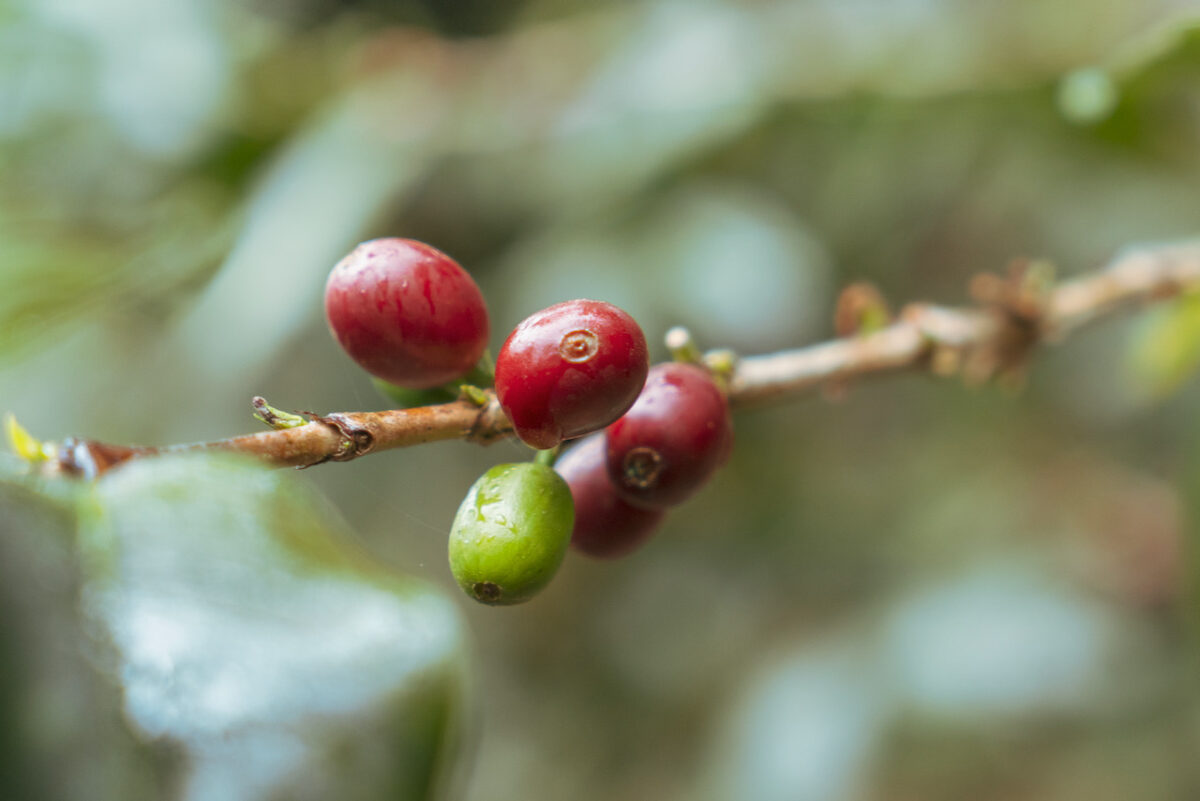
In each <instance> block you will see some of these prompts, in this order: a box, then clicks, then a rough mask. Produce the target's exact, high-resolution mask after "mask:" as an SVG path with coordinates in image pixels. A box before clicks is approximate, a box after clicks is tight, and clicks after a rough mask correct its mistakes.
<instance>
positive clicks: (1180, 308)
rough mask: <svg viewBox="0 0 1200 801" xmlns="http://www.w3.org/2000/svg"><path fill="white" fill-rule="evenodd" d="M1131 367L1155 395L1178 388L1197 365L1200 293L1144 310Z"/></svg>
mask: <svg viewBox="0 0 1200 801" xmlns="http://www.w3.org/2000/svg"><path fill="white" fill-rule="evenodd" d="M1130 367H1131V369H1132V371H1133V374H1134V376H1135V378H1136V379H1137V380H1138V381H1139V382H1140V383H1141V384H1142V385H1143V386H1145V387H1146V388H1147V389H1148V390H1149V391H1150V392H1151V393H1152V394H1154V395H1155V396H1158V397H1161V396H1164V395H1168V394H1170V393H1172V392H1174V391H1175V390H1177V389H1179V387H1180V386H1181V385H1182V384H1183V382H1184V381H1186V380H1187V379H1188V378H1190V377H1191V376H1192V374H1193V373H1195V372H1196V370H1197V369H1200V294H1189V295H1186V296H1184V297H1182V298H1180V299H1179V300H1177V301H1175V302H1174V303H1172V304H1170V305H1168V306H1165V307H1163V308H1159V309H1152V310H1150V311H1148V312H1147V313H1146V316H1145V319H1144V320H1143V322H1142V326H1141V329H1140V331H1139V333H1138V335H1137V336H1136V337H1135V338H1134V341H1133V346H1132V349H1131V353H1130Z"/></svg>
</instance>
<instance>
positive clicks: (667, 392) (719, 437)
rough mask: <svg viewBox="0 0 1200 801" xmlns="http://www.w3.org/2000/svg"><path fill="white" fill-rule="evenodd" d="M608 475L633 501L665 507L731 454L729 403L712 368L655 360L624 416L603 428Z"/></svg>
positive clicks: (701, 482)
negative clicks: (644, 383) (714, 380)
mask: <svg viewBox="0 0 1200 801" xmlns="http://www.w3.org/2000/svg"><path fill="white" fill-rule="evenodd" d="M605 438H606V440H607V443H608V448H607V462H608V475H609V478H610V479H611V480H612V482H613V485H614V486H615V487H616V489H617V493H618V494H619V495H620V496H621V497H622V498H624V499H625V500H626V501H628V502H629V503H631V504H633V505H635V506H640V507H643V508H649V509H665V508H666V507H668V506H674V505H675V504H678V503H681V502H682V501H684V500H686V499H687V498H688V497H689V496H690V495H691V494H692V493H694V492H695V491H696V490H698V489H700V487H701V486H703V485H704V483H705V482H706V481H708V479H709V478H710V477H711V476H712V474H713V473H714V472H716V470H717V468H718V467H720V466H721V465H722V464H724V463H725V461H726V460H727V459H728V458H729V454H730V452H731V451H732V449H733V425H732V422H731V421H730V418H729V405H728V404H727V403H726V401H725V396H724V395H723V394H722V393H721V390H720V389H718V388H717V385H716V384H715V383H713V380H712V378H711V377H710V376H709V374H708V372H707V371H705V370H703V369H702V368H700V367H697V366H695V365H692V364H681V363H678V362H669V363H667V364H656V365H655V366H654V367H653V368H652V369H651V370H650V376H649V377H648V378H647V379H646V388H645V389H643V390H642V394H641V395H640V396H639V397H638V399H637V403H635V404H634V405H633V408H632V409H630V410H629V411H628V412H627V413H626V414H625V416H624V417H622V418H621V419H620V420H618V421H617V422H615V423H613V424H612V425H610V426H609V427H608V428H607V429H606V430H605Z"/></svg>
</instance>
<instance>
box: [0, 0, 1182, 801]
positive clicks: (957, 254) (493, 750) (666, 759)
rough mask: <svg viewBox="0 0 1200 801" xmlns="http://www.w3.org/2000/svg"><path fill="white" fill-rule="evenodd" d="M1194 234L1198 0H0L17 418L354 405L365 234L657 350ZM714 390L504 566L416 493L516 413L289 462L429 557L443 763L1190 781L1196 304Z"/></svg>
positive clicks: (801, 323) (714, 793) (665, 787)
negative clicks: (336, 272)
mask: <svg viewBox="0 0 1200 801" xmlns="http://www.w3.org/2000/svg"><path fill="white" fill-rule="evenodd" d="M1198 234H1200V3H1198V2H1196V1H1195V0H1020V1H1016V2H1015V1H1014V0H972V1H971V2H965V1H963V0H958V1H956V0H743V1H742V2H735V1H734V0H725V1H724V2H715V1H714V0H687V1H685V0H650V1H649V2H641V3H633V2H591V3H571V2H556V0H488V2H484V1H483V0H463V2H454V3H443V2H438V0H394V2H385V1H384V0H355V1H354V2H343V1H335V0H248V1H247V2H231V1H228V0H0V407H2V408H3V409H5V410H11V411H13V412H15V413H16V414H17V416H18V417H19V418H20V420H21V421H22V423H24V424H25V425H26V426H27V427H28V428H29V429H31V430H32V431H33V432H34V433H35V434H38V435H40V436H43V437H45V438H48V439H59V438H61V437H63V436H66V435H70V434H83V435H87V436H90V437H94V438H97V439H102V440H108V441H115V442H132V443H146V444H165V443H170V442H184V441H192V440H202V439H211V438H219V437H224V436H229V435H233V434H237V433H243V432H246V431H251V430H254V428H255V426H256V423H255V421H253V420H252V419H251V417H250V407H249V398H250V396H252V395H254V394H262V395H264V396H266V397H267V398H268V399H269V400H270V401H271V402H273V403H274V404H275V405H277V406H280V407H283V408H289V409H311V410H319V411H332V410H364V409H370V408H382V407H383V406H384V401H383V400H382V399H381V398H380V397H378V396H377V395H376V394H375V393H374V390H373V388H372V386H371V384H370V382H369V380H368V378H367V376H365V375H364V374H363V373H361V372H360V371H359V370H358V369H357V368H356V367H355V366H354V365H353V364H352V363H351V362H350V361H349V360H348V359H347V358H346V357H344V356H343V355H342V354H341V353H340V352H339V351H338V349H337V347H336V345H335V343H334V342H333V340H332V339H331V337H330V336H329V334H328V332H327V331H326V329H325V325H324V321H323V319H322V312H321V291H322V287H323V282H324V279H325V276H326V274H327V273H328V270H329V269H330V267H331V266H332V265H333V264H334V263H335V262H336V261H337V260H338V258H339V257H340V256H341V255H342V254H344V253H345V252H347V251H348V250H349V249H350V248H351V247H352V246H353V245H354V244H355V243H357V242H358V241H360V240H363V239H366V238H370V237H374V236H382V235H397V236H406V237H413V238H417V239H421V240H424V241H427V242H430V243H432V244H434V245H435V246H437V247H439V248H440V249H442V250H445V251H447V252H448V253H450V254H451V255H452V256H454V257H455V258H456V259H458V260H459V261H460V262H461V263H462V264H463V265H464V266H465V267H466V268H467V269H468V270H469V271H470V272H471V273H472V274H473V275H474V276H475V277H476V278H477V280H478V282H479V283H480V284H481V286H482V287H483V289H484V292H485V295H486V296H487V298H488V299H489V303H490V306H491V311H492V319H493V327H494V331H493V348H495V347H497V346H498V345H499V344H500V342H502V341H503V339H504V337H505V336H506V335H507V332H508V331H509V330H510V329H511V328H512V326H514V325H515V324H516V323H517V322H519V321H520V319H522V318H523V317H524V316H525V315H527V314H529V313H530V312H532V311H534V310H536V309H539V308H541V307H543V306H545V305H549V304H550V303H553V302H557V301H559V300H563V299H567V298H573V297H593V298H600V299H604V300H608V301H610V302H613V303H616V304H618V305H621V306H623V307H624V308H626V309H628V310H629V311H630V312H631V313H632V314H633V315H634V316H635V317H636V318H637V319H638V320H639V321H640V322H641V324H642V326H643V328H644V329H645V331H646V332H647V335H648V337H649V338H650V339H651V340H652V342H654V343H655V351H654V356H655V358H656V359H662V358H665V356H666V354H665V350H664V349H663V348H662V346H661V345H660V344H658V343H659V342H660V341H661V336H662V334H663V332H665V331H666V329H667V328H668V327H670V326H671V325H675V324H684V325H687V326H688V327H689V328H690V329H691V330H692V331H693V332H694V333H695V334H696V336H697V337H698V339H699V340H700V342H701V344H702V345H704V346H706V347H715V346H728V347H732V348H735V349H737V350H739V351H741V352H744V353H756V352H764V351H769V350H775V349H781V348H787V347H794V346H798V345H801V344H804V343H808V342H814V341H818V340H820V339H823V338H826V337H828V336H830V335H831V328H832V325H831V319H830V318H831V313H832V308H833V304H834V301H835V298H836V294H837V291H838V289H839V287H841V286H843V285H845V284H847V283H849V282H851V281H854V280H860V279H868V280H871V281H874V282H875V283H877V284H878V285H879V286H880V287H881V288H882V289H883V291H884V292H885V294H887V295H888V296H889V298H891V299H893V300H894V301H895V302H896V303H898V304H899V303H902V302H904V301H906V300H910V299H911V300H915V299H929V300H936V301H939V302H946V303H956V302H964V301H965V300H966V293H965V289H964V288H965V286H966V285H967V282H968V281H969V279H970V277H971V276H972V275H974V274H975V273H977V272H979V271H982V270H1001V269H1003V268H1004V266H1005V265H1006V263H1008V262H1009V261H1010V260H1011V259H1014V258H1018V257H1041V258H1047V259H1050V260H1051V261H1052V262H1054V263H1055V264H1056V265H1057V267H1058V269H1059V271H1060V273H1061V274H1064V275H1070V274H1074V273H1077V272H1081V271H1084V270H1088V269H1093V268H1095V267H1098V266H1099V265H1101V264H1103V263H1104V262H1105V261H1106V260H1107V259H1108V258H1110V257H1111V256H1112V255H1113V254H1114V253H1115V252H1117V251H1119V250H1120V249H1122V248H1123V247H1126V246H1129V245H1133V244H1136V243H1139V242H1154V241H1160V240H1167V239H1178V238H1184V237H1193V236H1196V235H1198ZM1195 306H1196V304H1195V303H1191V304H1190V307H1188V306H1187V305H1186V304H1185V306H1179V307H1176V308H1169V309H1164V310H1156V311H1154V312H1147V313H1140V314H1137V315H1133V316H1129V317H1126V318H1123V319H1121V320H1114V321H1111V322H1108V323H1106V324H1104V325H1103V326H1100V327H1096V328H1093V329H1089V330H1088V331H1086V332H1083V333H1082V334H1081V335H1080V336H1078V337H1075V338H1072V339H1071V340H1069V341H1067V342H1065V343H1063V344H1062V345H1061V346H1057V347H1055V348H1053V349H1052V350H1050V351H1047V352H1045V353H1043V354H1041V355H1040V356H1039V359H1038V361H1037V362H1036V363H1035V365H1034V367H1033V370H1032V372H1031V375H1030V376H1029V382H1028V386H1027V387H1026V389H1025V390H1024V391H1022V392H1020V393H1019V394H1014V393H1012V392H1010V391H1004V390H1001V389H998V388H995V387H983V388H967V387H964V386H962V385H960V384H959V383H958V382H956V381H954V380H945V379H932V378H927V377H916V376H913V377H902V378H897V379H892V380H888V381H872V382H869V383H862V384H856V385H852V386H850V387H849V391H848V393H847V394H846V396H845V397H844V398H842V399H841V400H839V401H838V402H827V401H826V400H825V399H822V398H819V397H814V398H811V399H805V400H801V401H795V402H791V403H788V404H786V405H781V406H778V407H774V408H769V409H763V410H756V411H750V412H745V413H743V414H740V415H739V416H738V417H737V419H736V427H737V437H738V446H737V448H736V452H735V455H734V457H733V459H732V462H731V463H730V464H729V466H728V467H727V468H726V469H725V470H724V472H723V473H722V474H721V475H720V476H719V477H718V478H717V479H716V480H715V481H714V482H713V484H712V485H711V488H710V489H708V490H707V491H706V492H704V493H703V494H701V495H700V496H698V497H696V498H695V499H694V500H692V501H690V502H689V503H688V504H687V505H685V506H683V507H682V508H679V509H678V510H676V511H675V512H674V513H673V514H672V515H671V517H670V518H669V522H668V524H667V525H666V526H665V528H664V529H663V530H662V531H661V533H660V534H659V535H658V536H657V537H656V538H655V539H654V540H652V541H651V542H650V543H649V544H648V545H647V546H646V547H645V548H643V549H642V550H641V551H639V552H638V553H636V554H635V555H633V556H631V557H629V558H627V559H624V560H621V561H618V562H612V563H601V562H591V561H588V560H586V559H584V558H582V557H579V556H577V555H574V554H572V555H569V556H568V559H567V562H566V563H565V564H564V567H563V569H562V571H561V573H560V574H559V576H558V577H557V579H556V580H555V582H554V583H553V585H552V586H551V587H550V588H549V589H548V590H547V591H546V592H545V593H544V594H543V595H542V596H540V597H539V598H537V599H536V600H534V601H533V602H531V603H529V604H527V605H525V606H522V607H517V608H508V609H489V608H482V607H477V606H475V605H473V604H472V603H471V602H470V601H469V600H467V599H466V598H462V597H460V596H459V595H458V591H457V589H456V588H455V587H454V585H453V581H452V579H451V577H450V575H449V570H448V568H447V565H446V559H445V546H446V533H447V529H448V526H449V522H450V520H451V518H452V516H453V513H454V510H455V509H456V507H457V504H458V502H459V500H460V499H461V497H462V495H463V493H464V491H465V489H466V488H467V487H468V486H469V485H470V483H471V482H472V481H473V480H474V479H475V478H476V477H477V476H478V475H479V474H480V473H481V472H482V471H483V470H484V469H485V468H486V467H487V466H489V465H491V464H493V463H495V462H497V461H503V460H514V459H523V458H526V457H527V455H528V452H527V450H525V449H524V448H523V447H522V446H520V445H518V444H516V443H513V442H506V443H501V444H498V445H495V446H492V447H490V448H487V449H483V448H479V447H476V446H472V445H468V444H464V443H444V444H438V445H433V446H427V447H422V448H419V449H412V450H407V451H400V452H390V453H386V454H379V455H375V456H372V457H371V458H369V459H363V460H360V461H357V462H353V463H349V464H344V465H335V466H327V467H321V468H318V469H314V470H310V471H307V472H306V473H305V474H303V478H304V480H305V481H306V482H307V483H308V486H310V487H311V488H312V490H313V491H314V492H319V493H321V494H323V495H325V496H327V497H328V498H330V499H331V500H332V502H333V504H334V505H335V506H336V507H337V508H338V509H340V511H341V514H342V515H343V516H344V517H345V518H347V519H348V520H349V522H350V523H351V524H352V526H353V527H354V528H355V530H357V532H358V533H359V536H360V537H361V539H362V542H363V543H364V545H365V547H366V548H367V549H368V550H369V552H370V553H371V554H372V555H373V556H374V558H375V559H377V560H378V561H379V562H380V563H381V564H383V565H386V566H388V567H390V568H392V569H394V570H397V571H401V572H404V573H408V574H412V575H416V576H419V577H421V578H424V579H426V580H428V581H432V582H434V583H436V584H438V585H441V586H443V587H444V588H445V589H446V591H447V593H453V594H454V595H453V597H454V598H455V601H454V602H455V603H456V604H457V605H458V606H459V607H460V612H461V614H462V615H463V616H464V617H465V620H466V625H467V630H468V631H469V636H470V640H471V659H470V663H471V667H472V672H473V681H474V686H475V688H476V692H475V696H474V702H475V704H476V705H477V707H478V708H477V710H476V711H475V712H474V713H473V714H472V716H471V719H470V720H471V735H470V737H469V738H468V740H469V743H468V747H467V749H466V757H465V758H466V759H467V760H468V761H469V765H470V767H469V769H468V770H467V772H466V779H465V781H464V783H463V785H462V788H461V791H460V792H461V796H460V797H463V798H465V799H468V801H485V799H486V801H533V800H534V799H562V798H570V799H575V800H576V801H589V800H590V799H610V798H622V799H696V800H697V801H716V800H717V799H731V800H732V799H756V801H772V800H773V799H779V800H780V801H783V800H784V799H788V800H789V801H843V800H845V801H850V800H859V799H880V800H882V799H891V800H892V801H896V800H898V799H922V801H940V800H941V799H945V801H951V800H954V799H972V801H1017V800H1020V801H1034V800H1035V799H1036V800H1039V801H1041V800H1044V801H1050V799H1053V801H1076V799H1078V800H1080V801H1082V800H1083V799H1087V800H1088V801H1107V800H1108V799H1112V800H1113V801H1116V800H1117V799H1129V798H1138V799H1145V800H1147V801H1151V800H1153V799H1194V798H1196V797H1198V796H1200V770H1198V769H1197V768H1196V764H1197V762H1196V753H1197V740H1196V737H1195V735H1196V729H1197V722H1198V720H1200V719H1198V717H1197V712H1198V711H1200V708H1198V707H1197V706H1196V704H1195V700H1196V699H1195V697H1194V694H1193V691H1194V689H1195V681H1194V674H1195V671H1196V668H1197V659H1196V656H1197V652H1196V642H1195V640H1194V638H1193V637H1192V625H1191V621H1192V620H1193V618H1195V615H1194V611H1195V609H1194V605H1193V604H1194V602H1192V601H1190V600H1189V594H1188V587H1189V574H1190V573H1191V572H1192V571H1193V570H1194V569H1195V568H1194V564H1190V563H1189V557H1188V547H1187V545H1188V542H1187V540H1188V532H1189V528H1190V526H1189V520H1190V519H1191V514H1190V510H1191V509H1192V508H1193V507H1194V506H1195V505H1196V503H1197V502H1200V488H1198V487H1197V483H1196V481H1195V478H1196V475H1197V474H1196V470H1197V467H1200V462H1198V459H1197V457H1198V456H1200V454H1198V453H1197V445H1198V444H1200V443H1198V442H1197V437H1196V434H1197V433H1198V432H1200V429H1198V423H1200V416H1198V415H1197V408H1198V404H1200V392H1198V390H1197V387H1196V386H1195V384H1194V382H1193V383H1190V384H1189V383H1188V381H1187V377H1188V375H1189V373H1190V369H1191V367H1193V366H1195V363H1196V362H1197V360H1200V319H1198V318H1200V309H1197V308H1195Z"/></svg>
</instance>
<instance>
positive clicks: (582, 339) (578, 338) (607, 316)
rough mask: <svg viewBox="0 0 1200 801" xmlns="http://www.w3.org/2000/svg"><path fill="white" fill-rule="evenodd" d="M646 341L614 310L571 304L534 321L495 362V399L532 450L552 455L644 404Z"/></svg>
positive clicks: (517, 332) (592, 302)
mask: <svg viewBox="0 0 1200 801" xmlns="http://www.w3.org/2000/svg"><path fill="white" fill-rule="evenodd" d="M649 366H650V362H649V351H648V350H647V348H646V337H645V335H644V334H642V329H641V328H640V327H639V326H638V324H637V322H636V321H634V319H633V318H632V317H630V316H629V315H628V314H626V313H625V312H624V311H622V310H621V309H618V308H617V307H616V306H613V305H612V304H611V303H604V302H602V301H596V300H569V301H566V302H565V303H558V304H555V305H553V306H550V307H549V308H546V309H542V310H541V311H539V312H537V313H535V314H533V315H530V316H529V317H527V318H526V319H525V320H524V321H523V322H522V323H521V324H520V325H518V326H517V327H516V329H515V330H513V332H512V333H511V334H509V337H508V339H507V340H506V341H505V343H504V346H503V347H502V348H501V349H500V353H499V355H498V356H497V357H496V396H497V398H499V400H500V405H501V406H502V407H503V408H504V412H505V414H507V415H508V418H509V419H510V420H511V421H512V424H513V428H514V430H515V431H516V433H517V436H519V437H520V438H521V439H522V440H523V441H524V442H525V443H526V444H528V445H531V446H533V447H535V448H542V449H545V448H553V447H554V446H555V445H558V444H559V443H560V442H562V441H563V440H564V439H571V438H573V437H579V436H583V435H584V434H587V433H590V432H592V431H597V430H599V429H601V428H603V427H604V426H606V425H608V424H609V423H611V422H612V421H614V420H616V419H617V418H618V417H620V416H621V415H622V414H623V413H624V412H625V411H626V410H627V409H628V408H629V407H630V406H631V405H632V404H633V402H634V400H636V399H637V396H638V392H640V391H641V389H642V385H643V384H644V383H645V380H646V372H647V370H649Z"/></svg>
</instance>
